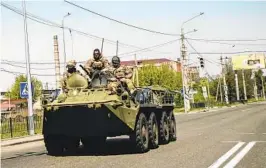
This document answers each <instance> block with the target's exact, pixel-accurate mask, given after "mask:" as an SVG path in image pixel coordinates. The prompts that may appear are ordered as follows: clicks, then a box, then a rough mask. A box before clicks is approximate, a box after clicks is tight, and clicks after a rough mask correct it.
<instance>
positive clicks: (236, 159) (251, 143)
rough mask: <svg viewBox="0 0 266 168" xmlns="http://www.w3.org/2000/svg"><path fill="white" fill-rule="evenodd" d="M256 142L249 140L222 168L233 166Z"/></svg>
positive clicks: (231, 167)
mask: <svg viewBox="0 0 266 168" xmlns="http://www.w3.org/2000/svg"><path fill="white" fill-rule="evenodd" d="M255 144H256V142H254V141H253V142H249V143H248V144H247V145H246V146H245V147H244V148H243V149H242V150H241V151H240V152H239V153H238V154H237V155H236V156H235V157H234V158H233V159H232V160H231V161H230V162H229V163H227V164H226V165H225V166H224V168H233V167H235V166H236V165H237V163H238V162H239V161H240V160H241V159H242V158H243V157H244V156H245V155H246V154H247V153H248V151H249V150H250V149H251V148H252V147H253V146H254V145H255Z"/></svg>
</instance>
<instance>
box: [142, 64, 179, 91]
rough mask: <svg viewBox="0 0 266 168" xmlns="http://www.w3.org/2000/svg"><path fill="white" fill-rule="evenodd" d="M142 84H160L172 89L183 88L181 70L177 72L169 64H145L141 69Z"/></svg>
mask: <svg viewBox="0 0 266 168" xmlns="http://www.w3.org/2000/svg"><path fill="white" fill-rule="evenodd" d="M139 84H140V86H152V85H159V86H162V87H165V88H167V89H170V90H181V88H182V77H181V73H180V72H175V71H173V70H172V69H171V67H169V65H167V64H166V65H162V66H160V67H156V66H154V65H145V66H143V67H142V68H141V69H140V70H139Z"/></svg>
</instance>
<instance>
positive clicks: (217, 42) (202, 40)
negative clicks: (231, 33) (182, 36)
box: [187, 38, 266, 46]
mask: <svg viewBox="0 0 266 168" xmlns="http://www.w3.org/2000/svg"><path fill="white" fill-rule="evenodd" d="M187 39H189V40H193V41H198V42H206V43H215V44H224V45H231V46H234V45H254V46H262V45H265V46H266V44H247V43H225V42H219V41H209V40H204V39H198V40H196V39H191V38H187Z"/></svg>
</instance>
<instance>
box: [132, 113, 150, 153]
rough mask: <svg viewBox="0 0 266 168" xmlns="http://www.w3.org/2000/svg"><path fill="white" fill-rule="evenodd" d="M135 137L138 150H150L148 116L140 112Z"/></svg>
mask: <svg viewBox="0 0 266 168" xmlns="http://www.w3.org/2000/svg"><path fill="white" fill-rule="evenodd" d="M131 138H134V139H135V146H136V150H137V152H141V153H144V152H147V151H148V150H149V132H148V122H147V119H146V116H145V115H144V114H143V113H140V114H139V116H138V119H137V123H136V127H135V134H134V135H133V137H131Z"/></svg>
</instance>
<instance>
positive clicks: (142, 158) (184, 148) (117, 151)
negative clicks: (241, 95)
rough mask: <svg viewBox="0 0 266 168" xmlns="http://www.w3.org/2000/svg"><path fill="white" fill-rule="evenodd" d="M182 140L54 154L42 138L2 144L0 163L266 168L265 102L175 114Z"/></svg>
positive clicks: (119, 143)
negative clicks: (145, 148)
mask: <svg viewBox="0 0 266 168" xmlns="http://www.w3.org/2000/svg"><path fill="white" fill-rule="evenodd" d="M176 120H177V131H178V140H177V141H176V142H172V143H170V144H168V145H161V146H160V147H159V148H158V149H155V150H150V151H149V152H148V153H144V154H136V153H133V150H132V149H131V148H130V143H129V141H128V140H127V138H117V139H110V140H108V152H107V154H104V155H98V156H95V155H89V154H84V153H83V152H82V149H81V152H80V153H78V154H77V155H76V156H64V157H52V156H49V155H47V154H46V150H45V148H44V145H43V142H33V143H28V144H22V145H16V146H10V147H4V148H2V153H1V154H2V156H1V161H2V162H1V166H2V167H3V168H7V167H10V168H11V167H12V168H15V167H19V168H23V167H25V168H31V167H34V168H42V167H56V168H59V167H62V168H67V167H71V168H73V167H86V168H87V167H97V168H105V167H107V168H111V167H114V168H120V167H121V168H125V167H130V168H135V167H136V168H142V167H143V168H144V167H145V168H156V167H160V168H162V167H164V168H168V167H169V168H170V167H171V168H208V167H210V168H214V167H226V168H227V167H228V168H229V167H230V168H231V167H245V168H265V167H266V102H262V103H257V104H250V105H243V106H239V107H235V108H224V109H221V110H217V111H214V112H206V113H198V114H181V115H177V116H176Z"/></svg>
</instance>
